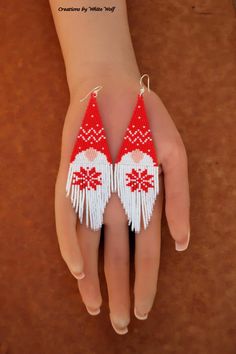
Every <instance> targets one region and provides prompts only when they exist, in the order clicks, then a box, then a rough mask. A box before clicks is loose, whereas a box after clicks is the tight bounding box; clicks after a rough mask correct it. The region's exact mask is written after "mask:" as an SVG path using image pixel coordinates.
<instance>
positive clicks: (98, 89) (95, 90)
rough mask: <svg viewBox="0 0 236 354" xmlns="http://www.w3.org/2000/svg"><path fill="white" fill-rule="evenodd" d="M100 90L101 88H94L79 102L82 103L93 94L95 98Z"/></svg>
mask: <svg viewBox="0 0 236 354" xmlns="http://www.w3.org/2000/svg"><path fill="white" fill-rule="evenodd" d="M101 89H102V86H96V87H94V88H93V89H92V90H91V91H89V92H88V94H87V95H86V96H85V97H84V98H81V100H80V102H83V101H84V100H86V98H87V97H88V96H89V95H90V93H92V92H94V93H95V94H96V96H97V94H98V92H99V91H100V90H101Z"/></svg>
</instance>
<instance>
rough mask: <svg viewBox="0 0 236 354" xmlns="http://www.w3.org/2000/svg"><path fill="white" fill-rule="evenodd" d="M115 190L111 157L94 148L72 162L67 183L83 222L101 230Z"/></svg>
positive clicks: (68, 190) (67, 189) (82, 153)
mask: <svg viewBox="0 0 236 354" xmlns="http://www.w3.org/2000/svg"><path fill="white" fill-rule="evenodd" d="M111 189H112V165H111V164H110V163H109V162H108V161H107V157H106V156H105V154H103V153H102V152H100V151H97V150H95V149H93V148H88V149H87V150H85V151H83V152H81V153H78V154H77V155H76V156H75V159H74V161H73V162H71V163H70V167H69V173H68V178H67V184H66V192H67V196H68V195H69V194H70V198H71V202H72V205H73V207H74V208H75V212H76V213H78V217H79V220H80V223H82V222H83V215H84V209H85V222H86V225H87V226H90V228H91V229H92V230H94V231H95V230H99V229H100V228H101V225H102V220H103V213H104V209H105V206H106V204H107V201H108V199H109V197H110V195H111Z"/></svg>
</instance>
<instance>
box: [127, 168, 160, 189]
mask: <svg viewBox="0 0 236 354" xmlns="http://www.w3.org/2000/svg"><path fill="white" fill-rule="evenodd" d="M153 177H154V176H153V175H149V174H148V173H147V169H145V170H143V171H141V169H139V170H138V171H137V170H135V169H134V168H132V171H131V173H126V181H127V182H128V183H127V184H126V186H127V187H130V188H131V192H134V191H136V190H137V191H138V192H141V191H144V192H148V188H154V181H153Z"/></svg>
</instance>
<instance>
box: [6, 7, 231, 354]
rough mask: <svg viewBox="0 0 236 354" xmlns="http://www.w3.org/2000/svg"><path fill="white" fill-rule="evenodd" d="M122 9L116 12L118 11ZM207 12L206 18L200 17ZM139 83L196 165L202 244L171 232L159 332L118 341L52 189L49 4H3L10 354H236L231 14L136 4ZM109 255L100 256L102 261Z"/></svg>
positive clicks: (196, 231) (61, 78)
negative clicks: (89, 299)
mask: <svg viewBox="0 0 236 354" xmlns="http://www.w3.org/2000/svg"><path fill="white" fill-rule="evenodd" d="M111 3H112V1H111ZM204 4H205V5H204ZM128 9H129V21H130V28H131V33H132V37H133V41H134V46H135V51H136V54H137V59H138V62H139V65H140V68H141V72H143V73H144V72H148V73H149V74H150V75H151V84H152V88H153V89H155V90H156V91H157V92H158V94H159V95H160V97H161V98H162V100H163V101H164V103H165V104H166V106H167V108H168V110H169V112H170V114H171V115H172V117H173V119H174V120H175V122H176V124H177V126H178V128H179V130H180V132H181V134H182V136H183V139H184V142H185V144H186V148H187V151H188V155H189V168H190V181H191V196H192V210H191V211H192V214H191V215H192V217H191V218H192V222H191V223H192V239H191V244H190V248H189V250H188V251H187V252H185V253H177V252H175V250H174V243H173V241H172V239H171V237H170V235H169V233H168V229H167V227H166V222H165V220H164V221H163V235H162V240H163V242H162V254H161V267H160V278H159V285H158V294H157V297H156V301H155V304H154V307H153V311H152V313H151V315H150V318H149V319H148V320H147V321H145V322H141V321H138V320H136V319H134V317H133V315H132V322H131V325H130V328H129V334H128V335H126V336H118V335H116V334H115V333H114V331H113V330H112V328H111V325H110V323H109V320H108V308H107V291H106V285H105V281H104V275H103V268H102V252H101V261H100V276H101V279H102V292H103V297H104V305H103V308H102V313H101V315H100V316H98V317H90V316H89V315H88V314H87V312H86V311H85V309H84V306H83V304H82V303H81V300H80V296H79V293H78V291H77V285H76V281H75V279H74V278H73V277H72V276H70V274H69V271H68V270H67V267H66V265H65V264H64V262H63V260H62V259H61V256H60V252H59V247H58V244H57V239H56V233H55V225H54V210H53V196H54V182H55V178H56V173H57V168H58V162H59V150H60V136H61V130H62V125H63V119H64V116H65V112H66V109H67V105H68V99H69V97H68V89H67V84H66V79H65V71H64V65H63V61H62V57H61V52H60V48H59V44H58V39H57V36H56V33H55V29H54V24H53V21H52V17H51V13H50V9H49V5H48V2H47V1H46V0H42V1H32V0H31V1H30V0H25V1H17V0H12V1H5V2H4V3H2V4H1V9H0V12H1V27H2V28H1V38H2V39H1V49H2V54H1V72H2V73H1V78H2V84H1V102H0V112H1V119H2V123H1V129H0V134H1V146H0V147H1V187H2V188H1V198H2V200H1V213H0V214H1V215H0V216H1V223H0V225H1V241H0V244H1V252H0V257H1V259H0V286H1V288H0V311H1V318H0V329H1V334H0V336H1V337H0V340H1V347H0V353H1V354H3V353H4V354H5V353H10V354H32V353H34V354H80V353H81V354H87V353H89V354H90V353H91V354H92V353H95V354H97V353H111V354H113V353H114V354H116V353H138V354H139V353H145V354H153V353H161V354H167V353H168V354H169V353H175V354H183V353H191V354H195V353H196V354H199V353H200V354H205V353H206V354H218V353H221V354H234V353H236V333H235V328H236V301H235V300H236V298H235V295H236V283H235V278H236V271H235V269H236V268H235V266H236V261H235V251H236V227H235V218H236V216H235V212H236V210H235V205H236V203H235V196H236V189H235V181H236V169H235V156H236V147H235V133H236V129H235V120H236V113H235V106H236V105H235V95H236V72H235V54H236V47H235V43H236V42H235V37H236V26H235V10H234V6H233V2H231V1H230V0H229V1H227V0H212V1H203V0H202V1H194V0H192V1H190V0H157V1H151V0H148V1H147V0H145V1H140V0H130V1H128ZM101 249H102V247H101Z"/></svg>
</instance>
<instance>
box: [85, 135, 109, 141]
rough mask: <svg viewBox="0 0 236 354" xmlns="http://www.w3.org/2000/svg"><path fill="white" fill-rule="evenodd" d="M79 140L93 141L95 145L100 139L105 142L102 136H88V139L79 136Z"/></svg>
mask: <svg viewBox="0 0 236 354" xmlns="http://www.w3.org/2000/svg"><path fill="white" fill-rule="evenodd" d="M80 138H81V139H82V140H84V141H88V140H93V141H95V142H96V143H97V142H99V141H100V140H101V139H104V140H106V137H105V136H104V135H102V136H100V138H96V136H93V135H90V136H89V137H85V136H83V135H80Z"/></svg>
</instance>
